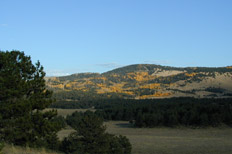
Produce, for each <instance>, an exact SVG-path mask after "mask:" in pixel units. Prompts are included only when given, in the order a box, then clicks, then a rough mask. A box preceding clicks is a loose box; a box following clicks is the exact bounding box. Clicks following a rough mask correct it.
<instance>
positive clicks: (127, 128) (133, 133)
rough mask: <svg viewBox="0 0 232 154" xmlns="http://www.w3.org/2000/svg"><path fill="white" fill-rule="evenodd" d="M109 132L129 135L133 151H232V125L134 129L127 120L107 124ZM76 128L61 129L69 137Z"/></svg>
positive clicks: (139, 153) (221, 153)
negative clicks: (222, 126)
mask: <svg viewBox="0 0 232 154" xmlns="http://www.w3.org/2000/svg"><path fill="white" fill-rule="evenodd" d="M105 124H106V126H107V132H109V133H112V134H116V135H119V134H121V135H125V136H127V137H128V138H129V140H130V142H131V144H132V154H231V151H232V128H228V127H227V128H201V129H190V128H133V127H132V126H131V125H130V124H129V123H128V122H126V121H109V122H106V123H105ZM72 131H73V130H72V129H71V128H67V129H66V130H62V131H61V132H59V137H60V138H63V137H65V136H67V135H68V134H69V133H70V132H72Z"/></svg>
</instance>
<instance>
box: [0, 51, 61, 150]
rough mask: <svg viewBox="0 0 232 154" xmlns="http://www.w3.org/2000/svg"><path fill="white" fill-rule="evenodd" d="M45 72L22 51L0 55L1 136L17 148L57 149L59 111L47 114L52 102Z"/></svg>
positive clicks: (0, 53) (1, 52)
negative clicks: (19, 146)
mask: <svg viewBox="0 0 232 154" xmlns="http://www.w3.org/2000/svg"><path fill="white" fill-rule="evenodd" d="M44 77H45V72H44V71H43V67H42V66H41V65H40V62H39V61H38V62H37V63H36V64H35V65H33V64H32V61H31V57H30V56H26V55H25V54H24V52H20V51H11V52H9V51H6V52H3V51H0V134H1V136H0V137H1V139H2V140H4V142H8V143H11V144H15V145H23V146H31V147H40V146H45V147H49V148H53V149H55V148H57V147H56V146H57V141H58V139H57V136H56V133H57V131H58V130H59V127H58V125H57V124H56V122H54V121H52V120H53V119H54V117H55V116H56V114H57V113H56V111H55V110H52V111H47V112H44V111H43V109H45V108H47V107H48V106H49V105H50V104H51V103H52V102H53V99H51V96H52V92H51V91H49V90H47V89H46V86H45V79H44Z"/></svg>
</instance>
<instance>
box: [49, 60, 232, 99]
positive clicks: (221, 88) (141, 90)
mask: <svg viewBox="0 0 232 154" xmlns="http://www.w3.org/2000/svg"><path fill="white" fill-rule="evenodd" d="M46 81H47V82H46V83H47V87H48V88H49V89H52V90H53V91H54V92H55V93H59V94H62V96H63V98H64V99H65V98H66V99H76V98H77V97H78V96H77V95H86V96H88V97H112V96H114V97H116V96H117V97H123V98H134V99H145V98H150V99H152V98H166V97H200V98H203V97H232V67H231V66H228V67H186V68H180V67H169V66H161V65H152V64H136V65H129V66H125V67H121V68H117V69H114V70H111V71H108V72H105V73H102V74H99V73H79V74H73V75H70V76H63V77H47V78H46ZM71 93H72V97H71ZM74 93H75V94H74Z"/></svg>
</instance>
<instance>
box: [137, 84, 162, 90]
mask: <svg viewBox="0 0 232 154" xmlns="http://www.w3.org/2000/svg"><path fill="white" fill-rule="evenodd" d="M139 88H143V89H159V88H160V83H152V84H147V85H143V86H140V87H139Z"/></svg>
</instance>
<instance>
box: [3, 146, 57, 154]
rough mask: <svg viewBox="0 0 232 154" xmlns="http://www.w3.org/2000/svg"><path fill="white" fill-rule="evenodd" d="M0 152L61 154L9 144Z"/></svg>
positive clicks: (6, 153) (4, 153) (12, 153)
mask: <svg viewBox="0 0 232 154" xmlns="http://www.w3.org/2000/svg"><path fill="white" fill-rule="evenodd" d="M0 154H61V153H58V152H52V151H49V150H46V149H44V148H39V149H33V148H29V147H26V148H24V147H19V146H11V145H8V144H7V145H5V147H4V148H3V150H2V151H1V152H0Z"/></svg>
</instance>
